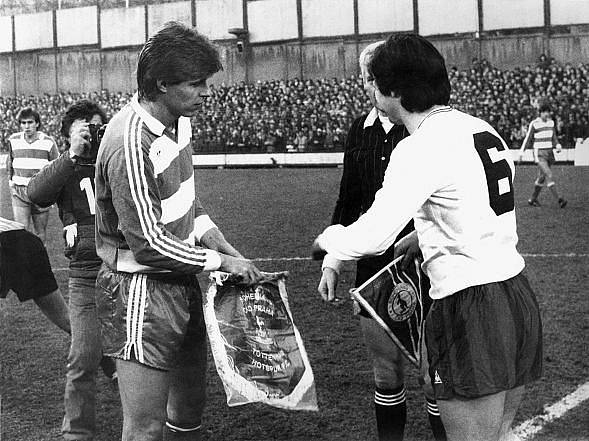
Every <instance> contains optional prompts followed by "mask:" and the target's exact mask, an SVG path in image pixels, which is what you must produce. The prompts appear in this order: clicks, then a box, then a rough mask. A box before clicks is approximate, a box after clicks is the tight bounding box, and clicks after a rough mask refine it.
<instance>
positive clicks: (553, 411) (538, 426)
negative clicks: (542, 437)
mask: <svg viewBox="0 0 589 441" xmlns="http://www.w3.org/2000/svg"><path fill="white" fill-rule="evenodd" d="M587 399H589V381H588V382H587V383H585V384H583V385H581V386H579V388H578V389H577V390H576V391H574V392H572V393H570V394H568V395H567V396H566V397H564V398H562V399H561V400H560V401H558V402H557V403H554V404H552V405H550V406H548V407H546V408H544V413H543V414H542V415H537V416H535V417H534V418H531V419H529V420H527V421H524V422H523V423H521V424H520V425H519V426H517V427H516V428H515V429H513V433H514V434H515V435H517V436H519V438H520V439H521V441H526V440H531V439H532V438H533V436H534V435H535V434H536V433H538V432H540V431H541V430H542V429H543V428H544V426H545V425H546V424H548V423H550V422H551V421H553V420H556V419H558V418H560V417H562V416H563V415H564V414H565V413H566V412H568V411H569V410H571V409H573V408H574V407H577V406H578V405H579V404H581V403H582V402H583V401H585V400H587Z"/></svg>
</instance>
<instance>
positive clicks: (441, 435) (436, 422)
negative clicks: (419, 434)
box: [425, 397, 446, 441]
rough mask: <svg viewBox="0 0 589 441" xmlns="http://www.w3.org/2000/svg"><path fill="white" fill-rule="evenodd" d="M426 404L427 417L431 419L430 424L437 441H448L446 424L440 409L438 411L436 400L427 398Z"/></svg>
mask: <svg viewBox="0 0 589 441" xmlns="http://www.w3.org/2000/svg"><path fill="white" fill-rule="evenodd" d="M425 402H426V405H427V416H428V418H429V424H430V426H431V428H432V433H433V435H434V439H435V440H436V441H446V430H445V429H444V424H443V423H442V419H441V418H440V409H438V404H437V403H436V400H430V399H429V398H427V397H425Z"/></svg>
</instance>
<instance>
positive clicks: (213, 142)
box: [0, 56, 589, 154]
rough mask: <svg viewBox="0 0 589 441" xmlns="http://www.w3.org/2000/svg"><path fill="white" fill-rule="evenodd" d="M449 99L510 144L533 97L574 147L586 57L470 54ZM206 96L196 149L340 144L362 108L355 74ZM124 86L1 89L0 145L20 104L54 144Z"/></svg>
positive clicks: (586, 114) (588, 89) (587, 107)
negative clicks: (63, 128) (525, 61)
mask: <svg viewBox="0 0 589 441" xmlns="http://www.w3.org/2000/svg"><path fill="white" fill-rule="evenodd" d="M449 74H450V78H451V82H452V91H453V93H452V98H451V102H452V104H453V105H454V106H455V107H456V108H458V109H461V110H464V111H466V112H468V113H471V114H473V115H476V116H478V117H480V118H483V119H485V120H487V121H489V122H490V123H491V124H492V125H493V126H494V127H496V128H497V130H498V131H499V133H500V134H501V136H502V137H503V138H504V139H505V140H506V141H507V142H508V143H509V145H510V147H511V148H519V146H520V145H521V142H522V140H523V138H524V136H525V133H526V130H527V128H528V124H529V122H530V121H531V120H532V119H533V118H534V117H535V112H536V110H535V109H536V108H537V106H538V103H539V102H542V101H544V102H548V103H549V104H550V105H551V106H552V109H553V116H554V119H555V121H556V124H557V133H558V136H559V141H560V143H561V144H562V145H563V147H564V148H574V146H575V140H576V139H578V138H583V139H585V138H587V137H589V100H588V99H587V97H588V96H589V64H579V65H577V66H573V65H572V64H570V63H567V64H564V65H563V64H560V63H557V62H556V61H555V60H554V59H547V58H546V57H545V56H541V57H540V58H539V60H538V62H537V64H536V65H527V66H524V67H521V68H515V69H513V70H501V69H498V68H496V67H493V66H491V65H490V63H489V62H487V61H486V60H477V59H474V60H472V64H471V67H470V68H469V69H468V70H459V69H457V68H455V67H453V68H451V69H450V72H449ZM211 92H212V95H213V98H212V99H211V100H209V101H208V103H206V105H205V109H204V112H202V113H201V114H200V115H199V116H198V117H195V118H194V120H193V133H194V145H193V149H194V152H195V154H206V153H221V152H222V153H258V152H266V153H272V152H297V151H298V152H303V151H304V152H316V151H341V150H342V149H343V145H344V142H345V136H346V133H347V130H348V128H349V126H350V124H351V122H352V120H353V119H354V118H355V117H356V116H357V115H360V114H361V113H363V112H365V111H366V110H367V109H368V108H369V105H370V104H369V102H368V100H367V98H366V95H365V93H364V91H363V89H362V81H361V79H360V78H358V77H354V76H352V77H349V78H344V79H337V78H330V79H319V80H312V79H306V80H300V79H293V80H288V81H283V80H273V81H263V82H262V81H258V82H255V83H247V84H246V83H243V82H241V83H237V84H233V85H224V84H221V85H218V86H216V87H211ZM130 97H131V92H115V93H113V92H109V91H107V90H102V91H99V92H90V93H83V94H74V93H68V92H63V93H59V94H55V95H47V94H46V95H43V96H16V97H14V96H0V115H1V119H2V120H3V121H4V124H3V125H2V128H1V129H0V147H1V149H2V151H6V149H7V139H8V136H9V135H10V134H11V133H14V132H17V131H19V130H20V129H19V127H18V122H17V121H16V120H15V117H16V114H17V113H18V111H19V109H20V108H22V107H25V106H31V107H33V108H35V109H37V111H39V113H40V114H41V117H42V125H43V130H44V131H45V132H46V133H48V134H51V135H53V136H54V137H55V138H56V141H57V143H58V145H59V146H60V148H63V146H64V141H65V140H64V139H62V138H61V137H60V135H59V124H60V115H62V114H63V112H64V111H65V109H66V108H67V107H68V106H69V105H70V104H71V103H72V102H74V101H76V100H78V99H80V98H89V99H91V100H93V101H96V102H98V103H99V104H100V105H101V106H102V107H103V108H104V109H106V111H107V114H108V116H109V118H110V116H112V115H113V114H114V113H115V112H116V111H117V110H118V109H120V108H121V107H122V106H123V105H124V104H125V103H126V102H127V101H128V100H129V99H130Z"/></svg>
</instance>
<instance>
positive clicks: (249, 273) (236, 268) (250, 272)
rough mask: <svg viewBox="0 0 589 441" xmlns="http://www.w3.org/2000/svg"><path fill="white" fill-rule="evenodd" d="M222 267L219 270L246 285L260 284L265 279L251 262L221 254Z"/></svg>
mask: <svg viewBox="0 0 589 441" xmlns="http://www.w3.org/2000/svg"><path fill="white" fill-rule="evenodd" d="M219 255H220V256H221V266H220V267H219V269H220V270H221V271H225V272H227V273H230V274H231V275H233V276H236V277H238V278H239V280H241V282H242V283H244V284H246V285H253V284H255V283H258V282H260V281H261V280H262V279H263V278H264V277H263V275H262V273H261V272H260V270H259V269H258V268H257V267H256V266H255V265H254V263H253V262H252V261H251V260H248V259H240V258H238V257H233V256H229V255H227V254H221V253H219Z"/></svg>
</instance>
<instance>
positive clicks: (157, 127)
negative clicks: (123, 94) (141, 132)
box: [131, 92, 166, 136]
mask: <svg viewBox="0 0 589 441" xmlns="http://www.w3.org/2000/svg"><path fill="white" fill-rule="evenodd" d="M131 107H132V108H133V110H134V111H135V113H137V114H138V115H139V116H140V117H141V119H142V120H143V121H144V122H145V125H146V126H147V128H148V129H149V130H150V131H151V132H153V133H154V134H155V135H157V136H162V135H163V134H164V130H165V128H166V127H165V126H164V125H163V124H162V122H161V121H159V120H158V119H157V118H154V117H153V116H151V115H150V114H149V113H148V112H147V110H145V109H144V108H143V107H141V104H139V95H138V94H137V92H135V95H133V98H131Z"/></svg>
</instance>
